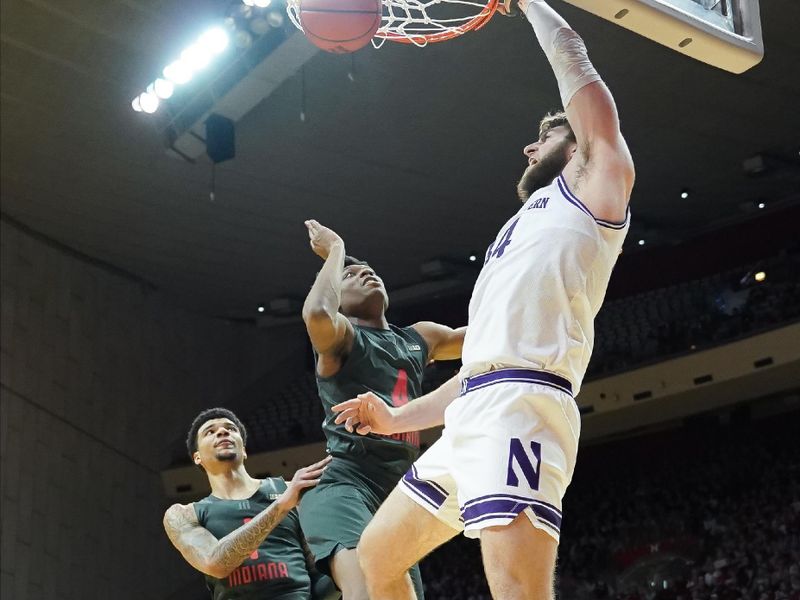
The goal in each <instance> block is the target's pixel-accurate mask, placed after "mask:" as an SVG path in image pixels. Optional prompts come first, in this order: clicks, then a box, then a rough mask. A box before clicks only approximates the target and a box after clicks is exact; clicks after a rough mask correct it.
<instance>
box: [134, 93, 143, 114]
mask: <svg viewBox="0 0 800 600" xmlns="http://www.w3.org/2000/svg"><path fill="white" fill-rule="evenodd" d="M131 107H133V110H135V111H136V112H142V103H141V102H139V96H136V98H134V99H133V102H131Z"/></svg>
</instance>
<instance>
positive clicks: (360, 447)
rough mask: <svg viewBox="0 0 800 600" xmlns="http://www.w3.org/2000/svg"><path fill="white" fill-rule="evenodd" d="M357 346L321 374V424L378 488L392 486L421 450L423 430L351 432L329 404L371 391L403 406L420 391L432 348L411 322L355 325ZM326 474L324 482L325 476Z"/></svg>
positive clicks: (332, 446)
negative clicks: (338, 421) (378, 326)
mask: <svg viewBox="0 0 800 600" xmlns="http://www.w3.org/2000/svg"><path fill="white" fill-rule="evenodd" d="M353 330H354V336H353V348H352V350H351V351H350V353H349V354H348V355H347V356H346V357H345V358H344V359H343V362H342V365H341V368H340V369H339V371H338V372H337V373H336V374H335V375H332V376H331V377H320V376H319V375H317V388H318V390H319V396H320V399H321V400H322V405H323V407H324V409H325V421H324V422H323V424H322V428H323V430H324V432H325V437H326V438H327V441H328V452H330V453H331V454H332V455H333V456H336V457H339V458H344V459H348V460H349V461H352V462H355V463H356V464H357V465H358V467H359V471H361V472H362V474H364V475H367V476H369V477H370V479H371V480H372V481H373V482H376V483H378V484H379V485H380V487H384V488H385V487H387V486H388V488H389V489H391V488H392V487H394V485H395V483H397V480H398V479H399V477H400V476H402V475H403V474H404V473H405V472H406V471H407V470H408V469H409V468H410V466H411V463H412V462H413V461H414V460H415V459H416V458H417V456H418V455H419V433H418V432H408V433H401V434H395V435H391V436H383V435H375V434H369V435H366V436H364V435H359V434H357V433H355V432H354V433H349V432H348V431H347V430H346V429H345V428H344V425H343V424H342V425H336V424H335V423H334V418H335V415H334V414H333V412H332V411H331V407H332V406H333V405H335V404H338V403H340V402H343V401H345V400H349V399H351V398H355V397H356V396H357V395H358V394H363V393H365V392H373V393H374V394H375V395H377V396H379V397H380V398H382V399H383V401H384V402H386V403H387V404H389V405H390V406H403V405H404V404H407V403H408V402H409V400H413V399H414V398H418V397H419V396H421V395H422V376H423V371H424V369H425V365H426V364H427V362H428V347H427V345H426V343H425V340H424V339H423V338H422V336H421V335H420V334H419V333H417V332H416V331H415V330H414V329H413V328H412V327H402V328H401V327H395V326H394V325H390V326H389V329H375V328H373V327H360V326H355V325H354V326H353ZM325 479H326V478H325V476H323V481H324V480H325Z"/></svg>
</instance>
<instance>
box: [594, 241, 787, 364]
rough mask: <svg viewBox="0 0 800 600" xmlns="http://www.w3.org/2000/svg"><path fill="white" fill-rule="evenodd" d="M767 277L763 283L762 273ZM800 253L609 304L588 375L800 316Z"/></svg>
mask: <svg viewBox="0 0 800 600" xmlns="http://www.w3.org/2000/svg"><path fill="white" fill-rule="evenodd" d="M759 273H763V276H764V279H763V280H761V281H759V280H758V279H760V276H759V278H758V279H757V277H756V276H757V275H758V274H759ZM798 273H800V252H798V251H792V252H790V251H787V252H785V253H783V254H781V255H779V256H775V257H773V258H771V259H770V260H766V261H762V262H760V263H753V264H750V265H744V266H742V267H739V268H736V269H733V270H730V271H727V272H724V273H718V274H715V275H712V276H710V277H706V278H703V279H698V280H695V281H688V282H683V283H680V284H678V285H673V286H670V287H666V288H661V289H656V290H652V291H649V292H646V293H643V294H638V295H636V296H632V297H628V298H622V299H619V300H615V301H610V302H606V303H605V305H604V306H603V308H602V309H601V311H600V313H599V314H598V316H597V320H596V324H595V332H596V333H595V340H596V341H595V349H594V354H593V356H592V362H591V363H590V365H589V371H588V373H587V377H588V378H596V377H598V376H601V375H605V374H608V373H610V372H617V371H623V370H626V369H629V368H632V367H635V366H637V365H640V364H642V363H646V362H653V361H656V360H660V359H663V358H665V357H668V356H672V355H675V354H682V353H686V352H690V351H693V350H698V349H702V348H708V347H711V346H715V345H718V344H720V343H724V342H726V341H729V340H733V339H736V338H739V337H742V336H745V335H748V334H752V333H755V332H758V331H760V330H765V329H769V328H771V327H774V326H776V325H780V324H782V323H787V322H790V321H793V320H797V319H798V318H800V277H798V275H797V274H798Z"/></svg>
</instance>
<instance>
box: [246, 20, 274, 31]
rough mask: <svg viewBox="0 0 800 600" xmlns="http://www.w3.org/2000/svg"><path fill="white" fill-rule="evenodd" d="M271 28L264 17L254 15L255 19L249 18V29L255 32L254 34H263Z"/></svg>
mask: <svg viewBox="0 0 800 600" xmlns="http://www.w3.org/2000/svg"><path fill="white" fill-rule="evenodd" d="M270 29H271V27H270V24H269V21H267V20H266V19H265V18H264V17H256V18H255V19H250V31H252V32H253V33H255V34H256V35H264V34H265V33H267V32H268V31H269V30H270Z"/></svg>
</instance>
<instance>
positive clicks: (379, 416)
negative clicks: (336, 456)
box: [332, 376, 461, 435]
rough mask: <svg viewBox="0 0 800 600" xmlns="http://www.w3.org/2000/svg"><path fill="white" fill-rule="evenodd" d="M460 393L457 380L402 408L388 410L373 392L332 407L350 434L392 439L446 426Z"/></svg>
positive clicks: (336, 421) (387, 406)
mask: <svg viewBox="0 0 800 600" xmlns="http://www.w3.org/2000/svg"><path fill="white" fill-rule="evenodd" d="M460 391H461V386H460V384H459V381H458V376H456V377H453V378H451V379H448V380H447V381H446V382H445V383H443V384H442V385H440V386H439V387H438V388H436V389H435V390H434V391H432V392H431V393H429V394H425V395H424V396H421V397H419V398H417V399H416V400H414V401H413V402H409V403H408V404H406V405H405V406H401V407H399V408H396V407H392V406H389V405H388V404H386V403H385V402H384V401H383V400H381V399H380V398H379V397H378V396H376V395H375V394H373V393H372V392H367V393H366V394H359V395H358V396H357V397H356V398H353V399H352V400H345V401H344V402H342V403H341V404H337V405H335V406H333V407H332V410H333V412H335V413H338V415H337V416H336V419H335V421H334V422H335V423H337V424H341V423H344V426H345V428H346V429H347V431H350V432H352V431H355V432H356V433H359V434H361V435H367V434H368V433H377V434H380V435H391V434H393V433H403V432H406V431H421V430H422V429H430V428H431V427H437V426H439V425H443V424H444V411H445V409H446V408H447V407H448V406H450V403H451V402H453V400H455V399H456V398H458V395H459V392H460Z"/></svg>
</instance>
